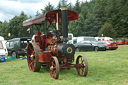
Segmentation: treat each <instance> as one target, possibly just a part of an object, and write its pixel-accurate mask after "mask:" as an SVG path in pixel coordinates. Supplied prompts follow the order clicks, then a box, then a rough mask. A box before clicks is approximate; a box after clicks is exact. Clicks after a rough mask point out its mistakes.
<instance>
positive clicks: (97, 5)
mask: <svg viewBox="0 0 128 85" xmlns="http://www.w3.org/2000/svg"><path fill="white" fill-rule="evenodd" d="M59 8H60V3H58V5H57V6H56V7H55V8H54V6H53V5H52V4H51V3H50V2H49V3H48V4H47V5H46V6H45V7H44V9H41V13H39V11H37V12H36V16H38V15H40V14H45V13H46V12H47V11H51V10H55V9H56V10H57V9H59ZM127 8H128V0H90V2H87V1H85V2H80V0H76V3H75V5H74V6H73V5H72V3H69V4H68V9H69V10H73V11H76V12H77V13H78V14H79V19H78V20H75V21H72V22H69V26H68V27H69V32H72V33H73V34H74V36H100V35H101V33H103V31H102V30H103V27H105V25H106V23H109V26H110V25H111V26H110V27H109V28H112V29H109V31H107V32H105V33H107V34H104V35H105V36H110V37H113V38H114V37H128V9H127ZM28 18H30V17H27V16H26V14H24V13H23V12H21V14H20V15H19V16H14V17H13V18H12V19H11V20H10V21H9V22H6V21H4V22H1V21H0V36H3V37H5V39H10V38H13V37H22V36H31V35H32V34H34V33H35V32H37V30H36V27H33V29H32V27H31V26H30V28H31V29H32V31H31V35H29V33H28V32H26V29H27V28H29V27H23V26H22V22H23V21H24V20H26V19H28ZM45 24H47V23H45ZM45 29H46V26H42V27H40V30H41V31H42V33H45V31H46V30H45ZM104 31H105V29H104ZM9 32H11V37H8V36H7V34H8V33H9ZM111 33H114V34H112V35H111Z"/></svg>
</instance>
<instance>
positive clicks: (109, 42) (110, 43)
mask: <svg viewBox="0 0 128 85" xmlns="http://www.w3.org/2000/svg"><path fill="white" fill-rule="evenodd" d="M103 42H104V43H105V44H106V45H108V46H109V50H116V49H117V48H118V45H117V43H116V42H114V41H112V40H105V41H103Z"/></svg>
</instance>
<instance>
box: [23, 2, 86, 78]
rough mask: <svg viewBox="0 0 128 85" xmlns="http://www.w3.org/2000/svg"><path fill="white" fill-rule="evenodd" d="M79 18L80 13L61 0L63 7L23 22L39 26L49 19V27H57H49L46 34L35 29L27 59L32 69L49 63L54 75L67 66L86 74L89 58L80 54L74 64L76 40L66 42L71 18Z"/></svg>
mask: <svg viewBox="0 0 128 85" xmlns="http://www.w3.org/2000/svg"><path fill="white" fill-rule="evenodd" d="M77 19H78V14H77V13H76V12H74V11H71V10H67V8H66V6H65V1H64V0H62V7H61V10H53V11H49V12H47V13H46V14H45V15H40V16H37V17H35V18H31V19H28V20H26V21H24V22H23V26H29V25H34V26H35V27H37V28H38V29H40V28H41V26H42V25H44V23H45V22H46V23H45V24H48V26H47V27H46V30H49V28H51V27H53V28H55V33H51V32H48V31H46V33H45V34H41V32H37V33H35V35H34V36H33V39H32V42H30V43H29V44H28V49H27V62H28V67H29V70H30V71H32V72H37V71H39V70H40V68H41V66H47V67H49V71H50V76H51V77H52V78H53V79H58V77H59V70H60V69H63V68H65V69H68V70H69V69H70V68H76V70H77V73H78V74H79V75H80V76H86V75H87V72H88V63H87V60H86V58H85V57H84V56H82V55H79V56H78V57H77V59H76V64H73V62H74V59H75V57H74V54H75V47H74V45H73V44H67V41H68V21H73V20H77ZM59 24H61V25H62V26H61V27H62V29H60V28H59ZM59 30H61V32H60V31H59ZM61 33H62V35H61Z"/></svg>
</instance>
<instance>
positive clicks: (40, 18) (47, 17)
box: [23, 10, 78, 26]
mask: <svg viewBox="0 0 128 85" xmlns="http://www.w3.org/2000/svg"><path fill="white" fill-rule="evenodd" d="M57 13H58V19H59V20H58V21H59V23H61V10H54V11H49V12H47V13H46V14H45V15H40V16H37V17H35V18H32V19H29V20H27V21H24V22H23V26H28V25H32V24H37V23H38V24H40V23H41V22H42V21H48V22H49V24H50V25H52V24H55V22H56V20H53V18H55V16H56V14H57ZM77 19H78V14H77V13H76V12H75V11H71V10H68V21H72V20H77ZM52 20H53V21H52ZM51 21H52V23H50V22H51ZM41 24H42V23H41Z"/></svg>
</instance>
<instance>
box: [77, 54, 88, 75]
mask: <svg viewBox="0 0 128 85" xmlns="http://www.w3.org/2000/svg"><path fill="white" fill-rule="evenodd" d="M76 65H77V67H76V69H77V73H78V75H80V76H86V75H87V73H88V63H87V60H86V58H85V56H81V55H79V56H78V57H77V60H76Z"/></svg>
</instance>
